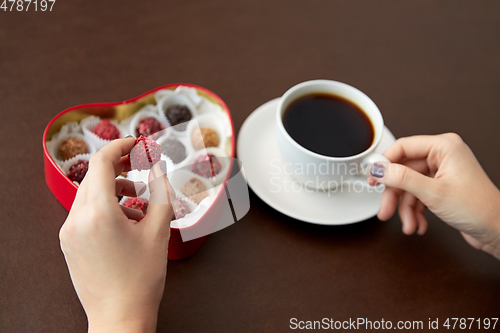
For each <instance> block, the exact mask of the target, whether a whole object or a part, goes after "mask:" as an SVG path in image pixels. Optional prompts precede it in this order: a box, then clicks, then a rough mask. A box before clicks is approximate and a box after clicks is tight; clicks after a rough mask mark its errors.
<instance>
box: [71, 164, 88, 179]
mask: <svg viewBox="0 0 500 333" xmlns="http://www.w3.org/2000/svg"><path fill="white" fill-rule="evenodd" d="M88 170H89V161H87V160H78V161H76V162H75V163H73V164H72V165H71V166H70V167H69V170H68V178H69V179H71V180H72V181H74V182H77V183H78V184H80V183H81V182H82V180H83V178H84V177H85V175H86V174H87V171H88Z"/></svg>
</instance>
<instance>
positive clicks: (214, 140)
mask: <svg viewBox="0 0 500 333" xmlns="http://www.w3.org/2000/svg"><path fill="white" fill-rule="evenodd" d="M191 141H192V142H193V147H194V149H196V150H200V149H203V148H208V147H217V146H218V145H219V136H218V135H217V132H216V131H214V130H213V129H211V128H208V127H201V128H199V129H198V128H197V129H195V130H194V131H193V133H192V134H191Z"/></svg>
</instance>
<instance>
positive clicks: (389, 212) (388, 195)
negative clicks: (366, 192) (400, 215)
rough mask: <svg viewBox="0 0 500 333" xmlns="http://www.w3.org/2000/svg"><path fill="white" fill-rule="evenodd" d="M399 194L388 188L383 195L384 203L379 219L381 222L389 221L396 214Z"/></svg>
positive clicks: (381, 206) (378, 215)
mask: <svg viewBox="0 0 500 333" xmlns="http://www.w3.org/2000/svg"><path fill="white" fill-rule="evenodd" d="M398 200H399V194H398V193H397V191H396V190H395V189H393V188H389V187H388V188H386V189H385V191H384V193H382V203H381V205H380V211H379V213H378V214H377V217H378V218H379V220H380V221H387V220H388V219H390V218H391V217H392V216H393V215H394V213H395V212H396V208H397V207H398Z"/></svg>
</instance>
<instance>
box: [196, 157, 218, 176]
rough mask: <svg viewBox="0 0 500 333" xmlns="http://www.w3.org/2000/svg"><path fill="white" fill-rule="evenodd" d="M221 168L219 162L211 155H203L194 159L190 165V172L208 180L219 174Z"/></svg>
mask: <svg viewBox="0 0 500 333" xmlns="http://www.w3.org/2000/svg"><path fill="white" fill-rule="evenodd" d="M221 169H222V166H221V165H220V162H219V160H218V159H217V157H215V156H214V155H212V154H203V155H200V156H198V157H197V158H195V160H194V161H193V164H192V165H191V171H193V173H196V174H198V175H200V176H202V177H205V178H210V177H215V176H216V175H218V174H219V172H220V170H221Z"/></svg>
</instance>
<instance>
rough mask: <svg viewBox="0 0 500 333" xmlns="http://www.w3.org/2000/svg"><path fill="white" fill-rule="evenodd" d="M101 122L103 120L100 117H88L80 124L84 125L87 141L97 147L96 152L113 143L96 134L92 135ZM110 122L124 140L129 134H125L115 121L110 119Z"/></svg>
mask: <svg viewBox="0 0 500 333" xmlns="http://www.w3.org/2000/svg"><path fill="white" fill-rule="evenodd" d="M101 120H103V119H101V118H99V117H96V116H90V117H87V118H85V119H83V120H82V121H81V122H80V124H81V125H82V130H83V135H84V136H85V138H86V139H87V140H89V141H90V142H91V143H92V144H93V145H94V146H95V148H96V150H99V149H101V148H102V147H104V146H105V145H107V144H108V143H110V142H111V140H104V139H101V138H100V137H99V136H97V135H96V134H94V133H92V131H93V130H94V128H95V127H96V126H97V124H99V122H100V121H101ZM109 121H110V122H111V124H113V125H114V126H115V127H116V128H117V129H118V131H119V132H120V138H124V137H125V136H127V134H124V133H123V131H122V129H121V127H120V126H119V125H118V123H117V122H116V121H115V120H111V119H109Z"/></svg>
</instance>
